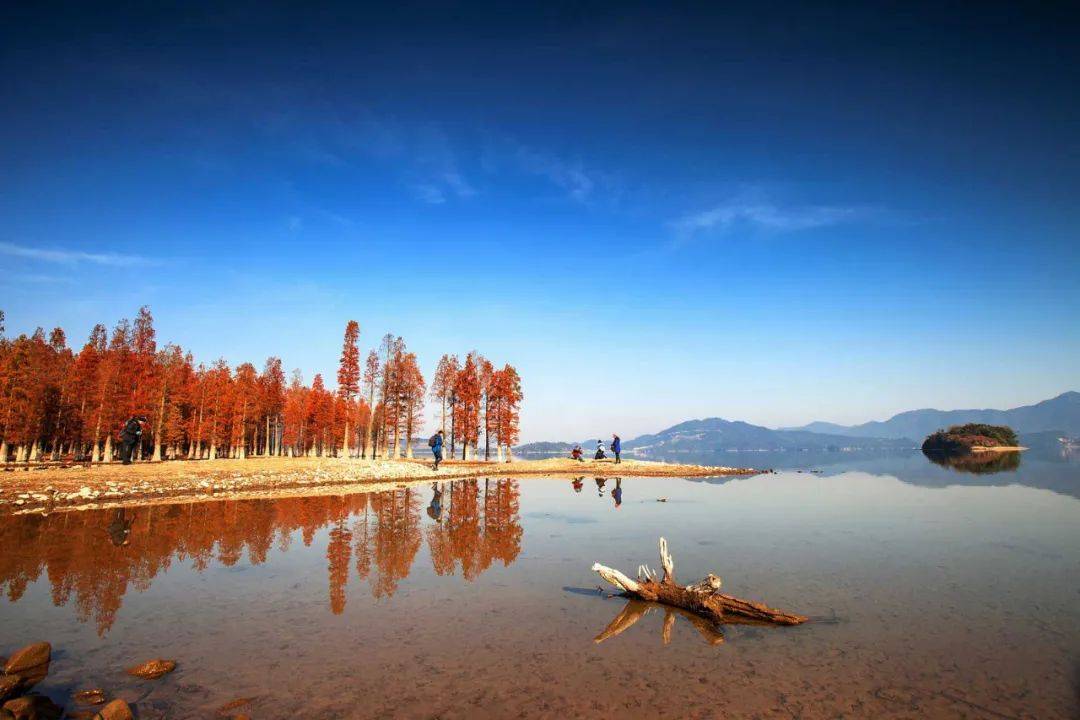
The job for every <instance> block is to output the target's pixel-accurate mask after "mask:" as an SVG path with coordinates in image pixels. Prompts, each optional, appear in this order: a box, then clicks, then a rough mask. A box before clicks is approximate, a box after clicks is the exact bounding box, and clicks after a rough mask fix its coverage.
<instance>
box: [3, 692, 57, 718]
mask: <svg viewBox="0 0 1080 720" xmlns="http://www.w3.org/2000/svg"><path fill="white" fill-rule="evenodd" d="M4 709H5V710H7V711H8V712H10V713H11V714H12V716H13V717H14V718H15V720H59V718H60V716H61V715H62V714H63V712H64V710H63V708H61V707H60V706H59V705H57V704H56V703H54V702H53V701H52V700H50V699H49V698H47V697H45V696H44V695H25V696H23V697H21V698H16V699H15V700H8V701H7V702H6V703H4Z"/></svg>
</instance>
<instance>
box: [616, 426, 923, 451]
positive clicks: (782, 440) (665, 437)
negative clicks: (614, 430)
mask: <svg viewBox="0 0 1080 720" xmlns="http://www.w3.org/2000/svg"><path fill="white" fill-rule="evenodd" d="M913 446H914V444H913V443H912V442H911V441H910V440H897V439H881V438H859V437H845V436H842V435H831V434H830V435H823V434H820V433H813V432H807V431H805V430H770V429H769V428H767V427H761V426H760V425H751V424H749V423H745V422H741V421H737V420H734V421H733V420H724V419H722V418H706V419H704V420H688V421H686V422H683V423H679V424H678V425H674V426H672V427H669V428H668V429H666V430H661V431H660V432H658V433H655V434H651V435H642V436H640V437H636V438H634V439H633V440H627V441H625V442H624V443H623V447H624V449H625V450H626V452H628V453H632V454H636V455H671V454H701V453H714V452H730V451H783V450H842V449H847V450H852V449H869V448H875V449H877V448H882V449H884V448H900V447H903V448H910V447H913Z"/></svg>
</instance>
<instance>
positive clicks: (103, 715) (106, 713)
mask: <svg viewBox="0 0 1080 720" xmlns="http://www.w3.org/2000/svg"><path fill="white" fill-rule="evenodd" d="M94 720H134V716H133V715H132V714H131V708H130V707H128V704H127V703H126V702H124V701H123V700H120V699H116V700H113V701H112V702H111V703H109V704H108V705H106V706H105V707H103V708H101V710H99V711H98V714H97V715H95V716H94Z"/></svg>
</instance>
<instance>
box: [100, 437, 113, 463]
mask: <svg viewBox="0 0 1080 720" xmlns="http://www.w3.org/2000/svg"><path fill="white" fill-rule="evenodd" d="M101 462H103V463H111V462H112V433H109V434H108V435H106V436H105V453H104V457H102V458H101Z"/></svg>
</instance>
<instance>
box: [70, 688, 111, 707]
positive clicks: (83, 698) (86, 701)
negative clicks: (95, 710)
mask: <svg viewBox="0 0 1080 720" xmlns="http://www.w3.org/2000/svg"><path fill="white" fill-rule="evenodd" d="M75 702H79V703H82V704H83V705H100V704H101V703H103V702H105V691H104V690H102V689H101V688H94V689H93V690H80V691H79V692H77V693H75Z"/></svg>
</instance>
